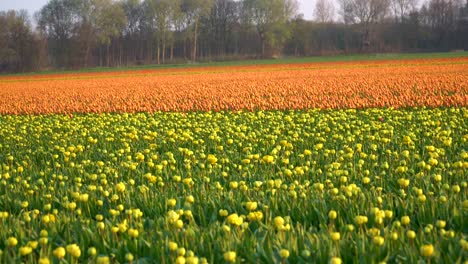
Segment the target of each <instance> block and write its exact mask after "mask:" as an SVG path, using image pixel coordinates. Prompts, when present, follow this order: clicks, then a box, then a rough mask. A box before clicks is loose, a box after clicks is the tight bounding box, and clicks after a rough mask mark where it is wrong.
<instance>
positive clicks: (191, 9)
mask: <svg viewBox="0 0 468 264" xmlns="http://www.w3.org/2000/svg"><path fill="white" fill-rule="evenodd" d="M212 6H213V0H183V1H182V12H184V13H185V16H186V19H187V25H190V24H193V44H192V56H191V57H192V61H196V59H197V45H198V30H199V29H198V25H199V22H200V19H201V18H202V17H204V16H207V15H208V14H209V13H210V10H211V7H212ZM187 32H189V31H187Z"/></svg>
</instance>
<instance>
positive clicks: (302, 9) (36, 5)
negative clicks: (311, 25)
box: [0, 0, 314, 19]
mask: <svg viewBox="0 0 468 264" xmlns="http://www.w3.org/2000/svg"><path fill="white" fill-rule="evenodd" d="M47 2H48V0H0V11H6V10H9V9H15V10H19V9H26V10H28V12H29V15H30V16H32V15H33V14H34V13H35V12H37V11H39V9H40V8H41V7H42V6H44V5H45V4H46V3H47ZM298 2H299V13H303V14H304V17H305V18H306V19H311V18H312V16H313V11H314V7H313V3H314V0H298Z"/></svg>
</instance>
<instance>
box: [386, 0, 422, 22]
mask: <svg viewBox="0 0 468 264" xmlns="http://www.w3.org/2000/svg"><path fill="white" fill-rule="evenodd" d="M391 6H392V10H393V14H394V16H395V19H396V21H400V23H401V22H403V19H405V18H406V17H408V16H409V14H410V12H411V11H413V10H414V9H415V8H416V0H392V1H391Z"/></svg>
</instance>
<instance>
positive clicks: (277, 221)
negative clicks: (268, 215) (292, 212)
mask: <svg viewBox="0 0 468 264" xmlns="http://www.w3.org/2000/svg"><path fill="white" fill-rule="evenodd" d="M273 222H274V224H275V227H276V228H277V229H281V228H282V227H283V226H284V219H283V217H281V216H277V217H275V219H273Z"/></svg>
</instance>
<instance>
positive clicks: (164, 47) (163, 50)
mask: <svg viewBox="0 0 468 264" xmlns="http://www.w3.org/2000/svg"><path fill="white" fill-rule="evenodd" d="M162 63H163V64H166V39H165V38H163V43H162Z"/></svg>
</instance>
